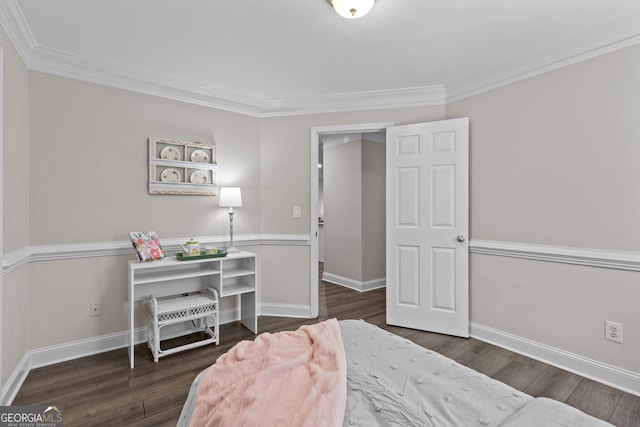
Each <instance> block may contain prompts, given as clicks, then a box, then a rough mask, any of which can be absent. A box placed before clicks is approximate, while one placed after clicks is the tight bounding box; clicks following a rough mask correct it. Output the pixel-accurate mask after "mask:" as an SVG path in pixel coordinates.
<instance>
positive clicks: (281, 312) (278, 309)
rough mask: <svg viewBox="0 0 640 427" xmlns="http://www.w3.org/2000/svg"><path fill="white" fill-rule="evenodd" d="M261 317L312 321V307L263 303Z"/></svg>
mask: <svg viewBox="0 0 640 427" xmlns="http://www.w3.org/2000/svg"><path fill="white" fill-rule="evenodd" d="M260 315H261V316H277V317H300V318H303V319H310V318H311V307H310V306H308V305H294V304H271V303H267V304H265V303H262V304H260Z"/></svg>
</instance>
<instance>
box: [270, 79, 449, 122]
mask: <svg viewBox="0 0 640 427" xmlns="http://www.w3.org/2000/svg"><path fill="white" fill-rule="evenodd" d="M444 103H445V88H444V86H443V85H433V86H420V87H410V88H400V89H389V90H376V91H363V92H352V93H340V94H334V95H321V96H317V97H309V98H288V99H271V100H265V101H262V102H261V103H260V111H261V115H262V116H263V117H270V116H292V115H298V114H311V113H330V112H344V111H364V110H379V109H385V108H409V107H425V106H433V105H444Z"/></svg>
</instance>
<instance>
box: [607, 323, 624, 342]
mask: <svg viewBox="0 0 640 427" xmlns="http://www.w3.org/2000/svg"><path fill="white" fill-rule="evenodd" d="M604 339H605V340H609V341H613V342H619V343H620V344H622V339H623V336H622V323H618V322H612V321H611V320H605V321H604Z"/></svg>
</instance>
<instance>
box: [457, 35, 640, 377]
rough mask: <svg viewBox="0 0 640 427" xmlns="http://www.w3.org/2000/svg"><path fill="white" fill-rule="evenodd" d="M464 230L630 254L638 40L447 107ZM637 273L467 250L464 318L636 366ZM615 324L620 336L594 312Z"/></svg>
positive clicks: (639, 198) (636, 201) (634, 241)
mask: <svg viewBox="0 0 640 427" xmlns="http://www.w3.org/2000/svg"><path fill="white" fill-rule="evenodd" d="M447 116H448V117H451V118H453V117H466V116H468V117H469V118H470V123H471V144H470V147H471V154H470V156H471V204H470V206H471V236H472V239H473V240H476V241H479V240H484V241H498V242H513V243H524V244H538V245H547V246H551V247H559V248H564V247H569V248H582V249H590V250H594V251H603V252H604V255H605V256H606V255H607V251H609V252H611V253H612V254H615V253H618V252H632V253H635V254H636V258H637V254H638V253H640V220H639V219H640V191H638V184H639V183H640V167H638V161H639V160H640V120H638V117H640V45H635V46H632V47H629V48H626V49H622V50H618V51H615V52H613V53H610V54H607V55H603V56H600V57H597V58H594V59H591V60H588V61H584V62H581V63H577V64H575V65H571V66H568V67H565V68H561V69H558V70H556V71H552V72H548V73H545V74H542V75H539V76H536V77H532V78H529V79H526V80H523V81H521V82H518V83H514V84H511V85H508V86H505V87H502V88H499V89H495V90H492V91H490V92H487V93H484V94H481V95H477V96H474V97H471V98H467V99H464V100H461V101H459V102H455V103H452V104H449V105H447ZM638 301H640V273H638V272H635V271H621V270H616V269H609V268H597V267H586V266H577V265H567V264H558V263H549V262H540V261H534V260H526V259H514V258H509V257H496V256H488V255H480V254H473V255H472V257H471V320H472V321H473V322H476V323H478V324H481V325H485V326H488V327H491V328H495V329H497V330H499V331H503V332H506V333H510V334H513V335H516V336H519V337H524V338H526V339H529V340H534V341H537V342H540V343H544V344H547V345H550V346H553V347H556V348H559V349H563V350H565V351H568V352H571V353H575V354H579V355H581V356H584V357H588V358H591V359H594V360H599V361H603V362H605V363H609V364H611V365H614V366H617V367H621V368H624V369H628V370H630V371H633V372H636V373H640V358H639V357H638V355H639V354H640V327H639V325H640V310H638ZM605 320H614V321H618V322H622V323H623V324H624V327H625V329H624V339H625V342H624V344H617V343H613V342H609V341H605V340H604V321H605Z"/></svg>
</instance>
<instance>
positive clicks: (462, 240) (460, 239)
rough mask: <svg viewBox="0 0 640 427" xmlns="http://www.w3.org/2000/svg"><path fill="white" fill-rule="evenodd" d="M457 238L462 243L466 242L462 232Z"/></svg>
mask: <svg viewBox="0 0 640 427" xmlns="http://www.w3.org/2000/svg"><path fill="white" fill-rule="evenodd" d="M456 240H457V241H458V242H460V243H462V242H464V236H463V235H462V234H461V235H459V236H458V237H456Z"/></svg>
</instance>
